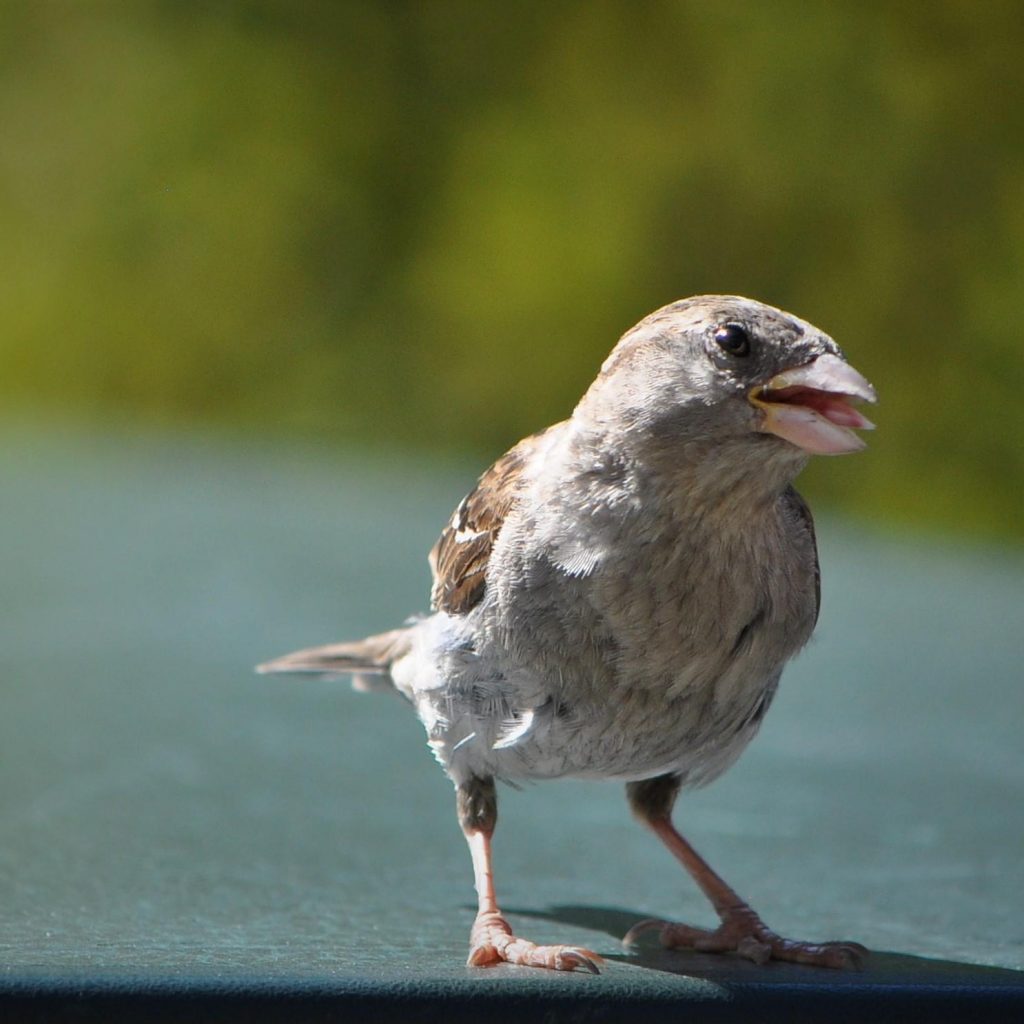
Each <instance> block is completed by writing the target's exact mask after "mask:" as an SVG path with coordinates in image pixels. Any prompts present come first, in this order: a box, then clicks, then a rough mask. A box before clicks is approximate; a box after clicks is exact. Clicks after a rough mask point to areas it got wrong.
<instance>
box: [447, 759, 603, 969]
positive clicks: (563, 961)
mask: <svg viewBox="0 0 1024 1024" xmlns="http://www.w3.org/2000/svg"><path fill="white" fill-rule="evenodd" d="M456 800H457V804H458V811H459V824H460V825H461V826H462V831H463V833H464V834H465V836H466V842H467V843H469V852H470V855H471V856H472V858H473V878H474V881H475V883H476V893H477V907H478V909H477V914H476V920H475V921H474V922H473V930H472V932H470V936H469V960H468V961H467V964H468V966H470V967H490V966H492V965H493V964H498V963H510V964H521V965H524V966H527V967H547V968H550V969H551V970H555V971H572V970H575V969H576V968H577V967H582V968H583V969H584V970H587V971H591V972H592V973H594V974H598V973H600V972H599V971H598V967H597V965H598V964H599V963H600V962H601V957H599V956H598V955H597V953H593V952H591V951H590V950H589V949H582V948H579V947H577V946H538V945H537V944H536V943H533V942H528V941H527V940H526V939H520V938H517V937H516V936H515V935H514V934H513V933H512V928H511V926H510V925H509V923H508V921H506V920H505V918H504V916H503V915H502V913H501V911H500V910H499V909H498V901H497V898H496V897H495V895H494V874H493V871H492V870H491V836H492V835H493V834H494V826H495V823H496V822H497V818H498V800H497V794H496V793H495V792H494V780H493V779H489V778H488V779H480V778H472V779H470V780H469V781H468V782H466V783H464V784H462V785H459V786H458V787H457V790H456Z"/></svg>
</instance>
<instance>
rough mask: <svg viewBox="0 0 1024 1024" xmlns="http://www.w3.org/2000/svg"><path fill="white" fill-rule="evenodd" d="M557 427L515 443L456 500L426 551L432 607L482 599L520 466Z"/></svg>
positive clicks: (462, 608) (458, 606) (450, 608)
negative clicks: (440, 529) (496, 542)
mask: <svg viewBox="0 0 1024 1024" xmlns="http://www.w3.org/2000/svg"><path fill="white" fill-rule="evenodd" d="M561 426H562V424H560V423H559V424H556V425H555V426H554V427H548V428H547V430H542V431H540V432H539V433H537V434H531V435H530V436H529V437H527V438H525V439H524V440H522V441H520V442H519V444H517V445H516V446H515V447H514V448H512V449H510V450H509V451H507V452H506V453H505V454H504V455H502V457H501V458H500V459H498V461H497V462H495V463H494V465H493V466H491V468H490V469H488V470H487V472H485V473H484V474H483V475H482V476H481V477H480V479H479V480H478V481H477V485H476V487H475V488H473V490H472V491H470V492H469V494H467V495H466V497H465V498H463V499H462V501H461V502H460V503H459V506H458V508H456V510H455V512H454V514H453V515H452V518H451V522H450V523H449V524H448V525H447V526H446V527H445V528H444V530H443V531H442V532H441V536H440V537H439V538H438V540H437V543H436V544H435V545H434V547H433V549H432V550H431V552H430V568H431V571H432V572H433V574H434V586H433V590H432V591H431V595H430V598H431V604H432V605H433V607H434V609H435V610H436V611H442V612H448V614H450V615H462V614H465V613H466V612H468V611H469V610H470V609H472V608H474V607H475V606H476V605H477V604H479V603H480V601H481V600H482V599H483V596H484V592H485V590H486V586H487V566H488V563H489V562H490V558H491V551H492V550H493V549H494V543H495V541H496V540H497V539H498V534H499V533H500V532H501V528H502V526H503V525H504V522H505V519H506V518H507V516H508V514H509V511H510V510H511V509H512V507H513V506H514V505H515V503H516V500H517V498H518V496H519V492H520V489H521V487H522V483H523V479H524V470H525V469H526V468H527V467H528V466H529V464H530V463H531V461H532V460H533V459H534V458H535V457H536V456H537V453H538V449H539V448H540V444H541V439H542V438H545V437H546V436H549V435H550V433H551V432H552V431H554V430H556V429H558V428H560V427H561Z"/></svg>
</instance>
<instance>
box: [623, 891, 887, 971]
mask: <svg viewBox="0 0 1024 1024" xmlns="http://www.w3.org/2000/svg"><path fill="white" fill-rule="evenodd" d="M655 928H657V929H658V930H659V933H660V939H661V944H662V945H663V946H665V947H666V948H667V949H679V948H685V949H695V950H697V951H698V952H701V953H736V954H737V955H739V956H741V957H744V958H745V959H747V960H753V961H754V963H756V964H766V963H767V962H768V961H769V960H786V961H789V962H790V963H795V964H812V965H814V966H816V967H835V968H839V969H853V970H858V969H859V968H860V967H861V965H862V963H863V961H864V958H865V957H866V956H867V955H868V950H867V949H866V948H865V947H864V946H862V945H861V944H860V943H859V942H820V943H818V942H798V941H796V940H794V939H784V938H783V937H782V936H781V935H777V934H776V933H775V932H773V931H772V930H771V929H770V928H769V927H768V926H767V925H766V924H765V923H764V922H763V921H762V920H761V918H759V917H758V916H757V914H755V913H754V911H753V910H751V909H750V908H749V907H747V906H743V907H737V908H734V909H732V910H729V911H726V912H725V914H723V916H722V923H721V924H720V925H719V926H718V927H717V928H715V929H713V930H712V929H707V928H694V927H692V926H691V925H688V924H674V923H672V922H671V921H661V920H658V919H656V918H652V919H650V920H647V921H641V922H640V923H639V924H635V925H633V927H632V928H630V930H629V931H628V932H627V933H626V936H625V938H623V940H622V941H623V943H624V944H625V945H631V944H632V943H633V942H634V941H635V940H636V937H637V936H638V935H640V934H641V933H642V932H646V931H650V930H652V929H655Z"/></svg>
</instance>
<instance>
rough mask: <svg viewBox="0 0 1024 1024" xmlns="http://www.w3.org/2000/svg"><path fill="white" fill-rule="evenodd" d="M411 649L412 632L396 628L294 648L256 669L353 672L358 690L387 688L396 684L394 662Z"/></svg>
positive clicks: (330, 673) (331, 673)
mask: <svg viewBox="0 0 1024 1024" xmlns="http://www.w3.org/2000/svg"><path fill="white" fill-rule="evenodd" d="M408 649H409V631H408V630H406V629H393V630H391V631H390V632H388V633H378V634H377V635H376V636H368V637H367V638H366V639H365V640H354V641H350V642H349V643H342V644H326V645H324V646H323V647H307V648H305V649H304V650H301V651H293V652H292V653H291V654H286V655H284V657H282V658H274V659H273V660H272V661H265V662H264V663H263V664H262V665H257V666H256V671H257V672H259V673H260V674H278V673H280V674H285V673H294V674H304V675H318V676H341V675H351V676H353V677H354V678H353V680H352V685H353V687H355V689H357V690H387V689H390V688H391V687H392V685H393V683H392V681H391V664H392V662H394V660H395V659H396V658H398V657H401V655H403V654H405V653H406V651H407V650H408Z"/></svg>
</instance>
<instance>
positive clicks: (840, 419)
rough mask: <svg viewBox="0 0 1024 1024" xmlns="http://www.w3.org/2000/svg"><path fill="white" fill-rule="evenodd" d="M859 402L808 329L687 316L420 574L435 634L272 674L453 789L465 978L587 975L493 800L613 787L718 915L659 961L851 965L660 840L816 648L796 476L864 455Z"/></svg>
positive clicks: (454, 531)
mask: <svg viewBox="0 0 1024 1024" xmlns="http://www.w3.org/2000/svg"><path fill="white" fill-rule="evenodd" d="M874 400H875V392H874V390H873V389H872V387H871V385H870V384H869V383H868V382H867V381H866V380H865V379H864V377H862V376H861V375H860V374H859V373H858V372H857V371H856V370H854V369H853V368H852V367H851V366H850V365H849V364H848V363H847V362H846V360H845V358H844V357H843V354H842V352H841V351H840V349H839V347H838V346H837V345H836V343H835V342H834V341H833V340H832V339H831V338H830V337H829V336H828V335H826V334H824V333H823V332H822V331H820V330H818V329H817V328H816V327H813V326H812V325H811V324H809V323H807V322H805V321H803V320H800V319H798V318H797V317H795V316H792V315H791V314H789V313H784V312H782V311H781V310H778V309H774V308H772V307H770V306H766V305H764V304H762V303H760V302H756V301H753V300H751V299H745V298H740V297H736V296H723V295H705V296H699V297H696V298H690V299H684V300H682V301H679V302H674V303H672V304H671V305H668V306H665V307H663V308H662V309H659V310H657V311H656V312H654V313H652V314H651V315H650V316H648V317H646V318H645V319H644V320H642V321H641V322H640V323H639V324H637V325H636V326H635V327H634V328H632V329H631V330H630V331H628V332H627V333H626V334H625V335H624V336H623V337H622V339H621V340H620V341H619V343H618V344H617V345H616V346H615V348H614V349H613V350H612V352H611V354H610V355H609V356H608V358H607V360H606V361H605V363H604V365H603V366H602V367H601V371H600V373H599V374H598V376H597V379H596V380H595V381H594V383H593V384H592V385H591V386H590V388H589V389H588V390H587V392H586V394H585V395H584V396H583V398H582V399H581V400H580V402H579V404H578V405H577V406H576V408H575V410H574V411H573V413H572V415H571V416H570V417H569V418H568V419H567V420H565V421H563V422H562V423H558V424H555V425H554V426H552V427H549V428H548V429H546V430H543V431H541V432H540V433H537V434H534V435H532V436H531V437H528V438H526V439H525V440H523V441H521V442H520V443H519V444H517V445H516V446H515V447H514V448H512V449H511V450H510V451H509V452H507V453H506V454H505V455H503V456H502V457H501V458H500V459H498V461H497V462H495V463H494V465H493V466H491V468H490V469H488V470H487V472H485V473H484V474H483V476H481V477H480V480H479V482H478V483H477V486H476V488H475V489H474V490H473V491H472V492H471V493H470V494H469V495H467V496H466V497H465V498H464V499H463V501H462V502H461V504H460V505H459V506H458V508H457V509H456V510H455V513H454V515H453V516H452V518H451V521H450V522H449V523H448V525H447V526H445V528H444V530H443V531H442V533H441V536H440V539H439V540H438V541H437V543H436V544H435V546H434V548H433V550H432V551H431V552H430V565H431V569H432V571H433V581H434V582H433V591H432V594H431V603H432V607H433V611H432V613H431V614H430V615H427V616H424V617H421V618H418V619H415V620H412V621H411V622H410V623H409V624H407V625H405V626H403V627H401V628H399V629H394V630H391V631H390V632H387V633H382V634H380V635H377V636H372V637H368V638H367V639H365V640H359V641H356V642H353V643H340V644H332V645H329V646H326V647H316V648H312V649H309V650H303V651H298V652H296V653H294V654H289V655H287V656H285V657H283V658H279V659H277V660H275V661H270V662H267V663H266V664H264V665H261V666H260V671H262V672H300V673H301V672H305V673H317V674H323V675H340V674H352V675H353V676H354V679H353V685H354V686H355V687H356V688H357V689H363V690H378V689H392V688H393V689H395V690H397V691H398V692H399V693H400V694H402V695H403V696H404V697H406V698H407V699H408V701H409V702H410V703H411V704H412V706H413V708H414V709H415V710H416V713H417V715H418V716H419V718H420V720H421V721H422V722H423V724H424V726H425V727H426V730H427V735H428V738H429V744H430V747H431V748H432V750H433V752H434V755H435V757H436V758H437V760H438V761H439V762H440V763H441V765H442V767H443V768H444V770H445V771H446V772H447V773H448V775H449V777H450V778H451V780H452V781H453V782H454V784H455V789H456V805H457V810H458V818H459V823H460V825H461V826H462V830H463V832H464V834H465V836H466V840H467V842H468V844H469V849H470V854H471V856H472V861H473V872H474V876H475V881H476V890H477V894H478V900H479V909H478V913H477V916H476V921H475V923H474V925H473V929H472V933H471V936H470V954H469V963H470V964H471V965H478V966H485V965H490V964H496V963H499V962H503V961H504V962H508V963H513V964H525V965H530V966H536V967H547V968H553V969H555V970H573V969H574V968H577V967H579V968H583V969H586V970H591V971H594V972H597V970H598V966H597V965H598V964H599V963H600V962H601V958H600V957H599V956H598V955H597V954H596V953H594V952H592V951H590V950H587V949H583V948H579V947H576V946H571V945H549V946H544V945H537V944H535V943H533V942H530V941H528V940H526V939H524V938H520V937H518V936H516V935H515V934H514V933H513V931H512V928H511V927H510V925H509V923H508V922H507V920H506V919H505V918H504V916H503V915H502V913H501V910H500V909H499V906H498V902H497V898H496V895H495V888H494V878H493V872H492V869H491V841H492V837H493V834H494V828H495V822H496V819H497V798H496V794H495V780H497V779H503V780H509V781H515V780H517V779H555V778H565V777H571V778H594V779H619V780H621V781H623V782H624V783H625V785H626V794H627V797H628V799H629V803H630V805H631V807H632V810H633V811H634V813H635V814H636V816H637V817H638V818H639V820H640V821H641V822H643V823H644V824H645V825H647V826H648V827H649V828H650V829H651V830H652V831H653V832H654V833H655V835H657V836H658V838H659V839H661V841H662V842H663V843H664V844H665V846H666V847H667V848H668V849H669V850H670V851H671V852H672V854H673V855H674V856H675V857H676V858H678V860H679V861H680V862H681V863H682V864H683V866H684V867H685V868H686V870H687V871H688V872H689V873H690V874H691V875H692V876H693V878H694V880H695V881H696V883H697V885H698V886H700V888H701V889H702V890H703V892H704V893H705V894H706V895H707V897H708V899H709V900H710V901H711V903H712V905H713V907H714V909H715V911H716V912H717V914H718V917H719V918H720V921H721V923H720V925H719V926H718V927H717V928H714V929H703V928H696V927H691V926H689V925H683V924H674V923H669V922H667V921H661V920H656V921H655V920H652V921H644V922H640V923H639V924H638V925H637V926H635V927H634V928H633V929H631V930H630V932H629V933H628V934H627V936H626V940H627V941H631V940H632V939H633V938H634V937H635V936H636V935H637V934H638V933H639V932H641V931H644V930H646V929H649V928H657V929H658V930H659V931H660V937H661V941H662V943H663V944H664V945H666V946H669V947H689V948H693V949H697V950H702V951H713V952H725V951H735V952H736V953H738V954H740V955H741V956H744V957H747V958H749V959H751V960H754V961H756V962H758V963H763V962H765V961H767V960H770V959H777V960H788V961H794V962H797V963H803V964H818V965H822V966H826V967H851V966H857V965H858V964H859V962H860V960H861V958H862V957H863V956H864V955H865V954H866V950H865V949H864V947H862V946H860V945H859V944H857V943H854V942H826V943H811V942H801V941H796V940H792V939H786V938H783V937H781V936H780V935H778V934H776V933H775V932H774V931H772V930H771V929H770V928H768V927H767V926H766V925H765V924H764V922H762V920H761V919H760V917H759V916H758V915H757V914H756V913H755V912H754V911H753V910H752V909H751V907H750V906H749V905H748V904H747V903H746V902H745V901H744V900H742V899H741V898H740V897H739V896H738V895H737V894H736V892H735V891H734V890H733V889H732V888H730V887H729V886H728V885H727V884H726V883H725V881H724V880H723V879H722V878H720V877H719V876H718V875H717V874H716V873H715V872H714V871H713V870H712V869H711V867H710V866H709V865H708V864H707V863H706V862H705V861H704V860H703V859H702V858H701V857H700V855H699V854H698V853H697V851H696V850H695V849H694V848H693V847H692V846H691V845H690V844H689V843H688V842H687V841H686V839H684V838H683V836H682V835H680V833H679V832H678V831H677V830H676V828H675V826H674V825H673V824H672V820H671V812H672V806H673V803H674V801H675V798H676V795H677V794H678V792H679V790H680V789H681V788H682V787H686V786H699V785H703V784H704V783H707V782H710V781H711V780H712V779H714V778H716V777H717V776H718V775H720V774H721V773H722V772H723V771H725V769H726V768H728V767H729V766H730V765H731V764H732V763H733V762H734V761H735V760H736V758H737V757H738V756H739V754H740V752H741V751H742V750H743V748H744V747H745V746H746V745H747V744H748V743H749V742H750V740H751V739H752V737H753V736H754V734H755V733H756V732H757V729H758V727H759V725H760V723H761V720H762V717H763V716H764V714H765V712H766V711H767V709H768V706H769V704H770V703H771V700H772V697H773V696H774V694H775V691H776V688H777V686H778V683H779V677H780V676H781V674H782V670H783V668H784V667H785V664H786V662H787V661H788V660H789V659H790V658H792V657H793V655H795V654H796V653H797V652H798V651H799V650H800V648H801V647H803V646H804V644H805V643H806V642H807V640H808V639H809V638H810V636H811V632H812V630H813V629H814V625H815V622H816V620H817V615H818V604H819V598H820V588H819V570H818V557H817V550H816V545H815V537H814V526H813V522H812V519H811V513H810V511H809V509H808V507H807V504H806V503H805V502H804V501H803V499H802V498H801V497H800V495H799V494H797V492H796V491H795V490H794V488H793V480H794V479H795V478H796V476H797V475H798V474H799V473H800V471H801V469H803V467H804V465H805V464H806V463H807V461H808V457H809V456H810V455H839V454H843V453H847V452H855V451H858V450H859V449H861V448H863V447H864V444H863V441H862V440H861V439H860V438H859V437H858V436H857V435H856V434H855V433H854V431H855V430H858V429H865V428H869V427H871V423H870V422H869V421H868V420H867V419H865V418H864V416H863V415H861V413H860V412H859V411H858V409H857V408H856V406H857V405H858V404H859V403H860V402H865V401H866V402H873V401H874Z"/></svg>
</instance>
